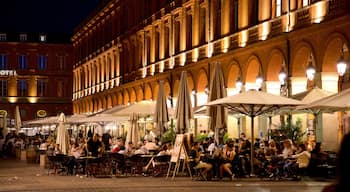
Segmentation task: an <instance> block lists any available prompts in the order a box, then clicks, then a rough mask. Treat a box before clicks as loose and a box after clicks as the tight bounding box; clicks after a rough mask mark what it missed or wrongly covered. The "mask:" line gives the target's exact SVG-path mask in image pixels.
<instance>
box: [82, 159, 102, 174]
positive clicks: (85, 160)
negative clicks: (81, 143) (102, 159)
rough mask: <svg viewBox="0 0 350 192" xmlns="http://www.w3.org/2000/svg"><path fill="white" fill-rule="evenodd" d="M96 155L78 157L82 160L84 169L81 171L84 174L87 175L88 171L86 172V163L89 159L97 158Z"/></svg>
mask: <svg viewBox="0 0 350 192" xmlns="http://www.w3.org/2000/svg"><path fill="white" fill-rule="evenodd" d="M97 158H98V157H95V156H83V157H79V158H78V161H79V160H82V161H84V168H83V169H84V170H83V172H84V174H85V175H88V173H87V168H88V164H89V161H91V160H95V159H97Z"/></svg>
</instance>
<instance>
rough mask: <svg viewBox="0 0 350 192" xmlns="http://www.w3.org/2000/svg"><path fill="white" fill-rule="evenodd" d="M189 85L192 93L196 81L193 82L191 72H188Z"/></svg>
mask: <svg viewBox="0 0 350 192" xmlns="http://www.w3.org/2000/svg"><path fill="white" fill-rule="evenodd" d="M187 84H188V89H189V91H192V90H193V89H194V81H193V76H192V73H190V72H187Z"/></svg>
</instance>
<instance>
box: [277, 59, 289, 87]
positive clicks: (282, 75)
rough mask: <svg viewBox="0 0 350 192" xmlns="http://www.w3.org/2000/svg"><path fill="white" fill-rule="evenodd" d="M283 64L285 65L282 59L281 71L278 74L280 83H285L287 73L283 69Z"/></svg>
mask: <svg viewBox="0 0 350 192" xmlns="http://www.w3.org/2000/svg"><path fill="white" fill-rule="evenodd" d="M284 66H285V64H284V61H283V63H282V66H281V71H280V72H279V74H278V79H279V80H280V83H281V85H284V84H285V80H286V77H287V73H286V71H285V69H284Z"/></svg>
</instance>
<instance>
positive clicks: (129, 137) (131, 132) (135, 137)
mask: <svg viewBox="0 0 350 192" xmlns="http://www.w3.org/2000/svg"><path fill="white" fill-rule="evenodd" d="M137 120H138V116H137V114H135V113H132V114H131V115H130V119H129V121H130V126H129V128H128V132H127V134H126V140H125V143H126V144H128V143H129V141H131V142H132V143H133V144H134V145H137V143H138V142H139V141H140V132H139V130H138V127H137Z"/></svg>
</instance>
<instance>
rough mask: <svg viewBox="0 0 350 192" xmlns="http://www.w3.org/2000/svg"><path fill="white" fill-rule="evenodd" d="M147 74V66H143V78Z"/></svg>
mask: <svg viewBox="0 0 350 192" xmlns="http://www.w3.org/2000/svg"><path fill="white" fill-rule="evenodd" d="M146 75H147V68H146V67H143V68H142V78H145V77H146Z"/></svg>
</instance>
